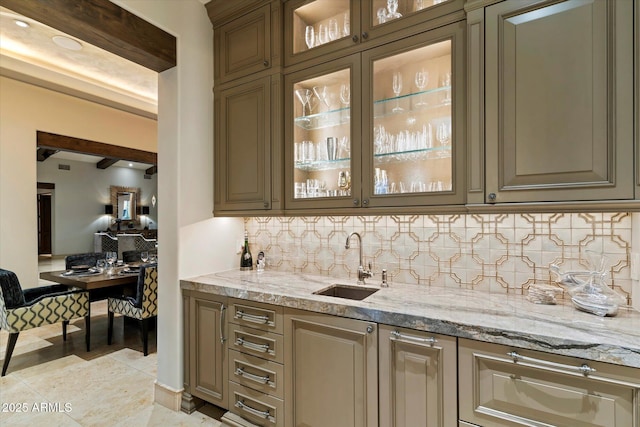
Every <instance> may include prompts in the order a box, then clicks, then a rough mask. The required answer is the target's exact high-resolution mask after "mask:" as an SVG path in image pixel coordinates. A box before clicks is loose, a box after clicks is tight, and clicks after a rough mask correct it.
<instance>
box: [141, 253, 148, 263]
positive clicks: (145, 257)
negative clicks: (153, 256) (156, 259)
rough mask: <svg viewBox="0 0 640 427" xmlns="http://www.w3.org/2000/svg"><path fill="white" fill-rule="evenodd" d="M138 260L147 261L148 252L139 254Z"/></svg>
mask: <svg viewBox="0 0 640 427" xmlns="http://www.w3.org/2000/svg"><path fill="white" fill-rule="evenodd" d="M140 259H141V260H142V262H147V261H149V252H147V251H144V252H140Z"/></svg>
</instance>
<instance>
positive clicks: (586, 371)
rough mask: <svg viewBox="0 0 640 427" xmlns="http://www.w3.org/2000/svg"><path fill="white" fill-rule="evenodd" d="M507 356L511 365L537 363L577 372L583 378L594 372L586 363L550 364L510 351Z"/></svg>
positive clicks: (546, 361)
mask: <svg viewBox="0 0 640 427" xmlns="http://www.w3.org/2000/svg"><path fill="white" fill-rule="evenodd" d="M507 356H509V357H511V358H512V359H513V363H518V361H520V360H523V361H525V362H533V363H538V364H540V365H545V366H551V367H554V368H559V369H566V370H569V371H577V372H580V373H581V374H583V375H584V376H585V377H586V376H588V375H589V374H592V373H594V372H596V370H595V369H594V368H592V367H590V366H589V365H587V364H586V363H585V364H583V365H582V366H571V365H565V364H564V363H556V362H550V361H548V360H542V359H536V358H535V357H528V356H523V355H521V354H519V353H518V352H517V351H510V352H509V353H507Z"/></svg>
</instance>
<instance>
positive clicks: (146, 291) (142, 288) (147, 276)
mask: <svg viewBox="0 0 640 427" xmlns="http://www.w3.org/2000/svg"><path fill="white" fill-rule="evenodd" d="M107 305H108V308H109V328H108V332H107V343H108V344H109V345H111V339H112V337H113V315H114V313H118V314H121V315H123V316H127V317H132V318H134V319H138V320H140V321H141V323H142V346H143V350H144V355H145V356H146V355H147V354H149V351H148V341H149V340H148V337H149V319H151V318H153V317H156V316H157V315H158V268H157V264H144V265H142V266H141V267H140V273H138V283H137V286H136V296H135V298H134V297H129V296H121V297H110V298H109V302H108V303H107Z"/></svg>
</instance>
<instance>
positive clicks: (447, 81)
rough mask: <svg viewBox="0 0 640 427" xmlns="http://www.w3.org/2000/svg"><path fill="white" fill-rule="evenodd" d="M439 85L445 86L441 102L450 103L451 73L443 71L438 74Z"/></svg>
mask: <svg viewBox="0 0 640 427" xmlns="http://www.w3.org/2000/svg"><path fill="white" fill-rule="evenodd" d="M440 87H441V88H445V90H444V91H443V92H442V93H443V95H442V103H443V104H445V105H449V104H451V73H450V72H445V73H443V74H441V75H440Z"/></svg>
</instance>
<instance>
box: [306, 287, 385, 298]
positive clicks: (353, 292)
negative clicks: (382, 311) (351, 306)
mask: <svg viewBox="0 0 640 427" xmlns="http://www.w3.org/2000/svg"><path fill="white" fill-rule="evenodd" d="M379 290H380V289H378V288H369V287H366V286H359V285H343V284H340V283H335V284H333V285H331V286H328V287H326V288H324V289H320V290H319V291H315V292H314V294H315V295H326V296H330V297H336V298H346V299H352V300H358V301H359V300H363V299H365V298H366V297H368V296H369V295H371V294H373V293H375V292H378V291H379Z"/></svg>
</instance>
